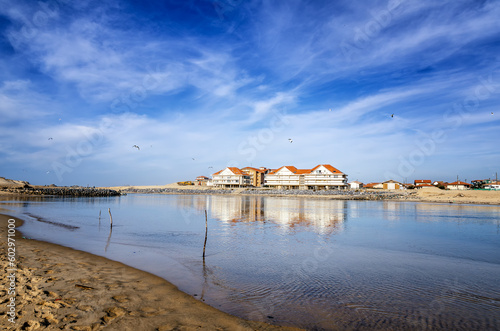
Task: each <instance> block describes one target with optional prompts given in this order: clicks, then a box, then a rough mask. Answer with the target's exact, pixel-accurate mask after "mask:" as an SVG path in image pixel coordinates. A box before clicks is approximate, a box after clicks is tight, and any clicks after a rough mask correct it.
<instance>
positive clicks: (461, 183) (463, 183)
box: [447, 181, 470, 186]
mask: <svg viewBox="0 0 500 331" xmlns="http://www.w3.org/2000/svg"><path fill="white" fill-rule="evenodd" d="M447 185H466V186H470V184H469V183H466V182H461V181H458V182H453V183H449V184H447Z"/></svg>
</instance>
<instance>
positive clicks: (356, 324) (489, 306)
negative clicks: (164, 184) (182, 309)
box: [0, 195, 500, 330]
mask: <svg viewBox="0 0 500 331" xmlns="http://www.w3.org/2000/svg"><path fill="white" fill-rule="evenodd" d="M0 207H1V208H3V209H9V210H10V213H11V214H16V215H18V216H20V217H22V218H23V219H25V220H26V223H25V225H24V226H23V227H22V228H21V230H22V231H23V233H24V234H25V236H27V237H30V238H35V239H42V240H47V241H50V242H54V243H58V244H62V245H65V246H69V247H73V248H76V249H80V250H85V251H88V252H91V253H94V254H98V255H102V256H105V257H108V258H110V259H113V260H118V261H121V262H124V263H126V264H129V265H131V266H134V267H137V268H140V269H143V270H147V271H150V272H152V273H154V274H157V275H159V276H161V277H164V278H165V279H167V280H169V281H171V282H172V283H174V284H175V285H177V286H178V287H179V288H180V289H181V290H183V291H185V292H186V293H188V294H191V295H193V296H194V295H196V296H195V297H196V298H197V299H199V300H204V301H205V302H206V303H208V304H210V305H212V306H214V307H217V308H219V309H221V310H223V311H226V312H229V313H231V314H234V315H237V316H240V317H243V318H248V319H253V320H261V321H267V322H270V323H274V324H282V325H295V326H299V327H303V328H307V329H320V330H321V329H327V330H328V329H336V328H339V329H344V330H351V329H357V330H359V329H367V330H369V329H398V330H399V329H416V330H417V329H420V330H421V329H442V330H450V329H462V330H498V329H500V322H499V321H500V207H497V206H479V205H476V206H472V205H463V206H460V205H449V204H419V203H408V202H381V201H336V200H326V199H317V200H315V199H302V198H288V197H286V198H281V197H253V196H204V195H198V196H196V195H195V196H189V195H180V196H176V195H128V196H124V197H113V198H78V199H72V198H70V199H68V198H64V199H63V198H31V199H25V200H22V201H20V200H10V201H9V200H5V199H4V201H3V202H1V203H0ZM108 208H111V212H112V215H113V222H114V226H113V230H112V232H111V231H110V228H109V215H108ZM205 210H207V211H208V228H209V231H208V241H207V247H206V252H207V256H206V259H205V263H203V259H202V251H203V241H204V236H205V214H204V211H205ZM100 211H101V223H99V212H100Z"/></svg>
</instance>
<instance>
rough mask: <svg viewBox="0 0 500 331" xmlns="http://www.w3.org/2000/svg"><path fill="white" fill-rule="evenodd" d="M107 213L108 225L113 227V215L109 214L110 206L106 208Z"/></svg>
mask: <svg viewBox="0 0 500 331" xmlns="http://www.w3.org/2000/svg"><path fill="white" fill-rule="evenodd" d="M108 213H109V226H110V227H113V216H111V208H108Z"/></svg>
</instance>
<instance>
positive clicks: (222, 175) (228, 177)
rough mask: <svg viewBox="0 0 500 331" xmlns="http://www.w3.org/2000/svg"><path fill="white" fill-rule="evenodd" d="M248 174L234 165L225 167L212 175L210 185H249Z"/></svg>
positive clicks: (224, 186) (230, 186) (226, 186)
mask: <svg viewBox="0 0 500 331" xmlns="http://www.w3.org/2000/svg"><path fill="white" fill-rule="evenodd" d="M250 185H251V181H250V176H249V175H247V174H245V173H244V172H243V171H241V169H239V168H236V167H227V168H225V169H222V170H220V171H217V172H216V173H214V174H213V175H212V186H215V187H223V188H232V187H244V186H250Z"/></svg>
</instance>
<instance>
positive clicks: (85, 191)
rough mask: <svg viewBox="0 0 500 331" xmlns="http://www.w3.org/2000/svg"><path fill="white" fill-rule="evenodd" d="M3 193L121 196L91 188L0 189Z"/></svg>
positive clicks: (116, 192)
mask: <svg viewBox="0 0 500 331" xmlns="http://www.w3.org/2000/svg"><path fill="white" fill-rule="evenodd" d="M0 190H1V191H4V192H10V193H15V194H29V195H59V196H72V197H109V196H118V195H121V192H119V191H115V190H110V189H103V188H93V187H66V186H64V187H45V186H42V187H40V186H38V187H36V186H35V187H33V186H29V185H24V186H23V187H16V188H3V189H0Z"/></svg>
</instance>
